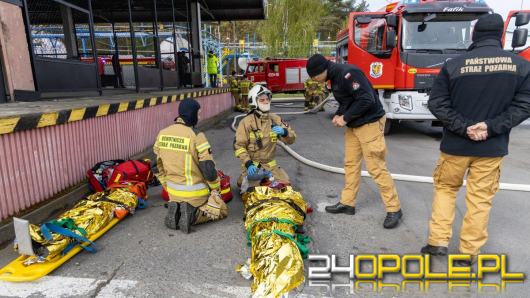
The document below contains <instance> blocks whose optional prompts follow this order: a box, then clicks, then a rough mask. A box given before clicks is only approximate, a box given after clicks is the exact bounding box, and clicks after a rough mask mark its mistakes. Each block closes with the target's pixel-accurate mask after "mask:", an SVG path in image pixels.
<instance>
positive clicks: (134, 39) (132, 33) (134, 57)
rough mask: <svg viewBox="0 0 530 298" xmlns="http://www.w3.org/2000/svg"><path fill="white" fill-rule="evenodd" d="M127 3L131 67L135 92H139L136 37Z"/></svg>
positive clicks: (129, 5)
mask: <svg viewBox="0 0 530 298" xmlns="http://www.w3.org/2000/svg"><path fill="white" fill-rule="evenodd" d="M127 5H128V7H129V31H130V33H131V48H132V56H133V68H134V87H135V89H136V92H140V80H139V79H138V57H137V55H136V54H137V53H136V37H135V35H134V26H133V19H132V9H131V7H132V4H131V0H127Z"/></svg>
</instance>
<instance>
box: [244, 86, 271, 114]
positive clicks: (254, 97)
mask: <svg viewBox="0 0 530 298" xmlns="http://www.w3.org/2000/svg"><path fill="white" fill-rule="evenodd" d="M262 94H265V95H267V96H268V97H269V100H270V99H271V98H272V92H271V91H270V90H269V89H267V88H265V87H264V86H262V85H259V84H258V85H256V86H254V87H252V89H250V91H248V101H249V107H250V109H251V110H253V109H259V110H261V111H262V112H268V111H269V110H270V102H269V104H268V105H261V104H259V101H258V98H259V97H260V95H262Z"/></svg>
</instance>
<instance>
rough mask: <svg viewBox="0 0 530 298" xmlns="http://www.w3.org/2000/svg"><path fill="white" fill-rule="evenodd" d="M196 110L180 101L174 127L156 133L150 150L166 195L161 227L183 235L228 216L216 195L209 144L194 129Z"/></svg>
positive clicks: (196, 106)
mask: <svg viewBox="0 0 530 298" xmlns="http://www.w3.org/2000/svg"><path fill="white" fill-rule="evenodd" d="M200 107H201V106H200V105H199V103H198V102H197V101H196V100H195V99H192V98H187V99H185V100H183V101H182V102H180V105H179V116H178V117H177V118H176V119H175V124H173V125H171V126H169V127H166V128H164V129H162V130H161V131H160V132H159V133H158V136H157V138H156V143H155V145H154V147H153V151H154V153H155V154H156V155H157V167H158V171H159V175H158V178H159V180H160V182H161V184H162V185H163V187H164V188H165V189H166V190H167V192H168V194H169V203H168V213H167V216H166V219H165V224H166V226H167V227H168V228H170V229H178V228H180V230H181V231H183V232H184V233H186V234H188V233H189V232H190V231H191V230H190V226H191V225H192V224H200V223H204V222H207V221H213V220H219V219H223V218H225V217H226V216H227V215H228V208H227V206H226V204H225V203H224V202H223V200H222V199H221V197H220V194H219V190H220V182H219V178H218V176H217V170H216V169H215V162H214V160H213V156H212V152H211V148H210V144H209V143H208V140H207V139H206V136H205V135H204V133H202V132H197V131H195V129H194V127H195V125H196V124H197V122H198V121H199V110H200ZM179 222H180V223H179Z"/></svg>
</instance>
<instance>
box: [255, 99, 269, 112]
mask: <svg viewBox="0 0 530 298" xmlns="http://www.w3.org/2000/svg"><path fill="white" fill-rule="evenodd" d="M258 108H259V109H260V111H262V112H265V113H267V112H268V111H270V109H271V103H270V101H269V103H267V104H263V103H259V102H258Z"/></svg>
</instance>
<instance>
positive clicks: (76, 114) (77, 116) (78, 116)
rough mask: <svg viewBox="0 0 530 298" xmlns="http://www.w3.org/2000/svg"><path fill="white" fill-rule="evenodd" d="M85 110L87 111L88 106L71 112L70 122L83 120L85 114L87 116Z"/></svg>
mask: <svg viewBox="0 0 530 298" xmlns="http://www.w3.org/2000/svg"><path fill="white" fill-rule="evenodd" d="M85 111H86V108H80V109H73V110H72V111H71V112H70V117H69V118H68V122H73V121H79V120H83V116H85Z"/></svg>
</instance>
